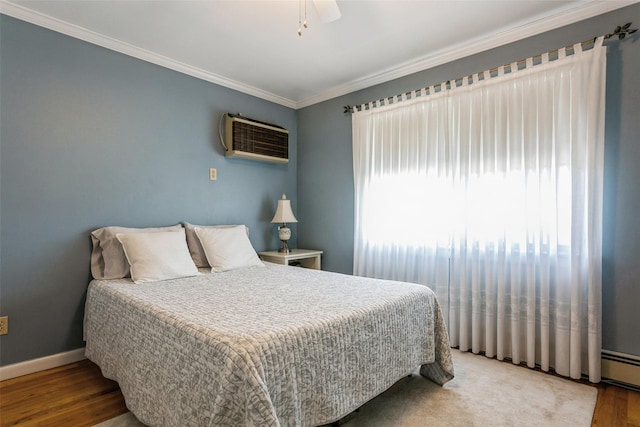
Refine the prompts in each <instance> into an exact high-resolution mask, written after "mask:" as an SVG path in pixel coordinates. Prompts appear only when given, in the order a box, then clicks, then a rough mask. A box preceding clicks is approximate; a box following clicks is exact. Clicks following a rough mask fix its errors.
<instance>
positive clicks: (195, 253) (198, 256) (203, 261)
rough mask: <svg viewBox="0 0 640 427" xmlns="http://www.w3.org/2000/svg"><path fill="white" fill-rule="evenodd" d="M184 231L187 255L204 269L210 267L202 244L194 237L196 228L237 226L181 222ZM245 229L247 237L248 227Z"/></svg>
mask: <svg viewBox="0 0 640 427" xmlns="http://www.w3.org/2000/svg"><path fill="white" fill-rule="evenodd" d="M182 224H183V225H184V228H185V230H186V231H187V245H188V246H189V253H190V254H191V258H193V262H195V263H196V266H197V267H198V268H206V267H211V265H209V261H207V256H206V255H205V253H204V249H203V248H202V244H201V243H200V239H199V238H198V236H197V235H196V228H229V227H238V225H193V224H189V223H188V222H183V223H182ZM241 227H245V228H246V230H247V236H248V235H249V227H246V226H241Z"/></svg>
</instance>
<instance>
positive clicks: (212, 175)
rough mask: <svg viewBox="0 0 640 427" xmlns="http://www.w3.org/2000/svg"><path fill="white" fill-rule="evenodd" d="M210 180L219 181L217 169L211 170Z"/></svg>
mask: <svg viewBox="0 0 640 427" xmlns="http://www.w3.org/2000/svg"><path fill="white" fill-rule="evenodd" d="M209 179H210V180H211V181H215V180H216V179H218V171H217V170H216V168H209Z"/></svg>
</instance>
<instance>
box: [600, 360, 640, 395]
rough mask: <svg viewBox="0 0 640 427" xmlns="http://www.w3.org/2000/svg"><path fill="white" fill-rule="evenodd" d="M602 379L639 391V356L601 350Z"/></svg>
mask: <svg viewBox="0 0 640 427" xmlns="http://www.w3.org/2000/svg"><path fill="white" fill-rule="evenodd" d="M602 381H604V382H607V383H611V384H615V385H619V386H621V387H625V388H630V389H633V390H638V391H640V357H638V356H634V355H632V354H625V353H618V352H615V351H610V350H602Z"/></svg>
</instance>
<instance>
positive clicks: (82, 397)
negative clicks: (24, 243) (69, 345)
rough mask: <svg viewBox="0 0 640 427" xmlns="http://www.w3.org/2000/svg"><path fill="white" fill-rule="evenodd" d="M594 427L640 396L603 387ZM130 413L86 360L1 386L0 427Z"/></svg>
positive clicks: (625, 414)
mask: <svg viewBox="0 0 640 427" xmlns="http://www.w3.org/2000/svg"><path fill="white" fill-rule="evenodd" d="M597 387H598V400H597V403H596V409H595V412H594V414H593V420H592V423H591V425H592V426H598V427H601V426H602V427H605V426H606V427H640V392H636V391H631V390H626V389H624V388H620V387H616V386H612V385H608V384H604V383H601V384H599V385H598V386H597ZM126 411H127V408H126V406H125V404H124V399H123V397H122V394H121V393H120V388H119V387H118V384H117V383H116V382H114V381H111V380H108V379H106V378H104V377H103V376H102V374H101V373H100V368H98V367H97V366H96V365H95V364H94V363H92V362H90V361H88V360H83V361H80V362H77V363H71V364H69V365H65V366H61V367H58V368H54V369H49V370H47V371H42V372H38V373H35V374H31V375H25V376H23V377H19V378H13V379H10V380H6V381H2V382H0V426H3V427H4V426H56V427H58V426H73V427H84V426H92V425H95V424H97V423H100V422H102V421H106V420H108V419H111V418H113V417H116V416H118V415H120V414H123V413H125V412H126Z"/></svg>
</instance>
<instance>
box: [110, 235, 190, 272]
mask: <svg viewBox="0 0 640 427" xmlns="http://www.w3.org/2000/svg"><path fill="white" fill-rule="evenodd" d="M116 237H117V238H118V240H119V241H120V243H122V248H123V249H124V253H125V255H126V257H127V261H129V265H130V266H131V279H133V281H134V282H135V283H144V282H156V281H159V280H169V279H176V278H178V277H188V276H196V275H197V274H198V269H197V268H196V266H195V264H194V263H193V260H192V259H191V255H189V249H188V248H187V240H186V239H185V234H184V230H179V231H168V232H164V233H158V232H155V233H154V232H151V233H131V234H126V233H117V234H116Z"/></svg>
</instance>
